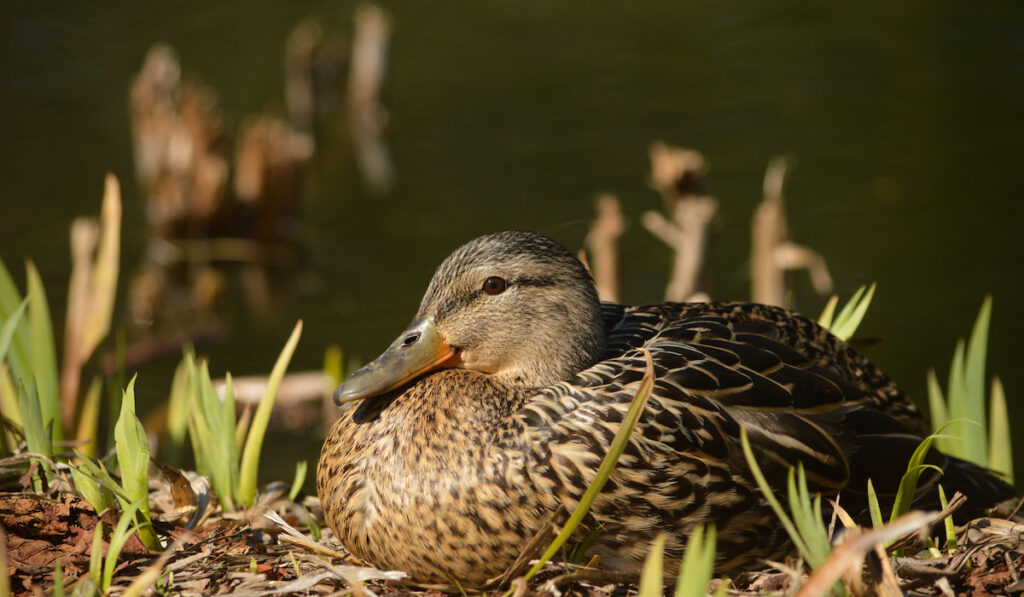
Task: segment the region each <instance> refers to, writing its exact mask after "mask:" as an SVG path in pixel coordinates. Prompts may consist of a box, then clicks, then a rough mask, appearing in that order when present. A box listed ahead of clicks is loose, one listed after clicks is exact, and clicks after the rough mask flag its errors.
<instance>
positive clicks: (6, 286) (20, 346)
mask: <svg viewBox="0 0 1024 597" xmlns="http://www.w3.org/2000/svg"><path fill="white" fill-rule="evenodd" d="M21 302H22V297H21V293H20V292H18V287H17V286H16V285H15V284H14V279H13V278H11V273H10V272H9V271H8V270H7V266H5V265H4V262H3V260H0V317H3V318H5V319H7V318H9V317H10V315H11V314H12V313H14V311H15V310H16V309H17V308H18V305H19V304H20V303H21ZM28 339H29V330H28V320H27V319H22V320H21V322H20V323H19V324H18V325H17V329H16V330H15V332H14V336H13V339H12V341H11V346H10V353H9V354H8V355H7V360H8V362H10V364H11V375H12V376H13V378H14V379H15V380H17V379H27V378H28V377H29V373H30V369H29V354H28V347H27V346H26V343H27V342H28Z"/></svg>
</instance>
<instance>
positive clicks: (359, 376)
mask: <svg viewBox="0 0 1024 597" xmlns="http://www.w3.org/2000/svg"><path fill="white" fill-rule="evenodd" d="M460 363H462V359H461V358H460V356H459V351H458V349H456V348H453V347H451V346H448V344H446V343H445V342H444V340H443V339H442V338H441V335H440V334H439V333H438V331H437V326H436V325H435V323H434V316H433V315H427V316H425V317H420V318H417V319H415V320H413V322H412V323H411V324H409V327H407V328H405V331H403V332H402V333H401V334H400V335H399V336H398V339H396V340H395V341H394V342H392V343H391V346H389V347H388V349H387V350H386V351H384V354H382V355H380V356H379V357H377V358H376V359H375V360H374V361H373V362H372V363H370V364H368V365H366V366H364V367H363V368H361V369H359V371H356V372H355V373H354V374H353V375H352V377H350V378H348V380H346V381H345V383H343V384H341V386H339V387H338V390H337V391H336V392H335V393H334V403H335V404H337V405H339V406H340V405H341V404H344V403H346V402H351V401H353V400H362V399H364V398H369V397H371V396H377V395H378V394H383V393H385V392H390V391H391V390H394V389H395V388H397V387H399V386H402V385H403V384H406V383H408V382H410V381H412V380H413V379H415V378H417V377H419V376H420V375H423V374H424V373H429V372H431V371H436V370H438V369H446V368H449V367H458V366H459V364H460Z"/></svg>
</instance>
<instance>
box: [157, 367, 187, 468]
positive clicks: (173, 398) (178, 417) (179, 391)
mask: <svg viewBox="0 0 1024 597" xmlns="http://www.w3.org/2000/svg"><path fill="white" fill-rule="evenodd" d="M188 417H189V384H188V363H187V362H186V359H185V358H182V360H181V362H180V363H178V367H177V368H176V369H175V370H174V379H173V381H171V393H170V395H169V396H168V398H167V435H168V439H169V443H170V445H171V450H170V451H171V454H170V455H169V456H170V458H169V460H170V461H171V463H172V464H175V465H176V464H180V462H181V459H182V451H183V450H184V448H185V434H186V433H188ZM161 454H162V453H161Z"/></svg>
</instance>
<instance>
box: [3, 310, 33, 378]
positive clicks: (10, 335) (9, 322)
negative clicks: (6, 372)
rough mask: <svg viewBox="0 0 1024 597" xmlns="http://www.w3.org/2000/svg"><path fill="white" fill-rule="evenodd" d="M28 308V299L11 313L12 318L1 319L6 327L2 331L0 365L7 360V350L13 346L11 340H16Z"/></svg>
mask: <svg viewBox="0 0 1024 597" xmlns="http://www.w3.org/2000/svg"><path fill="white" fill-rule="evenodd" d="M27 307H28V299H27V298H26V299H25V300H23V301H21V304H20V305H18V308H17V309H15V310H14V313H11V316H10V317H8V318H6V319H3V318H2V317H0V321H3V322H4V327H3V329H2V330H0V363H3V362H4V361H5V360H7V350H8V349H9V348H10V346H11V340H13V339H14V332H15V331H17V329H18V326H19V325H21V318H22V316H23V315H24V314H25V309H26V308H27Z"/></svg>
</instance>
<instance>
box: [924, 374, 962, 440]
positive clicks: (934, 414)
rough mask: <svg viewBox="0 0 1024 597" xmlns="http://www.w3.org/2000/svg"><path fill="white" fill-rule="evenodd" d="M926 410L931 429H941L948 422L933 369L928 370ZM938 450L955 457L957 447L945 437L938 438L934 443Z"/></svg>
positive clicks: (944, 401) (948, 418)
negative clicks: (929, 414)
mask: <svg viewBox="0 0 1024 597" xmlns="http://www.w3.org/2000/svg"><path fill="white" fill-rule="evenodd" d="M928 410H929V411H930V413H931V419H932V429H941V428H943V427H945V426H946V424H947V423H949V421H950V415H949V408H948V407H947V406H946V398H945V396H943V395H942V386H940V385H939V378H938V376H936V375H935V369H928ZM936 446H937V447H938V448H939V450H941V451H943V452H945V453H946V454H951V455H956V454H957V453H958V452H957V450H958V448H959V446H958V445H957V443H956V442H954V441H953V440H951V439H950V438H947V437H940V438H939V439H938V441H937V442H936Z"/></svg>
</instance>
